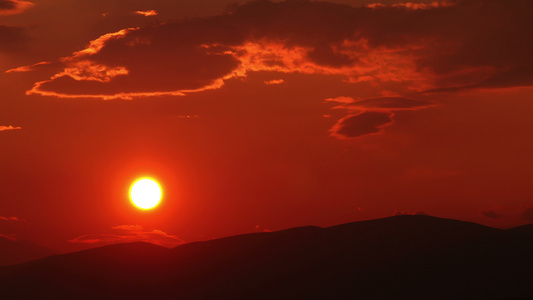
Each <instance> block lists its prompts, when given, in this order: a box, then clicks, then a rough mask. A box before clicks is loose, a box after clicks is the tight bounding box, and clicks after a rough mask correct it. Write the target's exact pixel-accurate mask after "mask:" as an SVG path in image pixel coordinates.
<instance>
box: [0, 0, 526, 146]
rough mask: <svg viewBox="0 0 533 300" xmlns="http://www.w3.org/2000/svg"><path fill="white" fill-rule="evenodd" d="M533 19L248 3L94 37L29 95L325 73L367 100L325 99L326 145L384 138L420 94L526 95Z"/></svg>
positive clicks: (156, 90)
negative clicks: (505, 91) (510, 91)
mask: <svg viewBox="0 0 533 300" xmlns="http://www.w3.org/2000/svg"><path fill="white" fill-rule="evenodd" d="M389 2H390V1H389ZM532 11H533V1H530V0H515V1H507V0H493V1H485V0H450V1H433V2H430V3H420V2H416V3H415V2H405V3H396V4H391V5H384V4H376V3H374V4H373V5H370V6H360V7H355V6H350V5H344V4H338V3H328V2H321V1H305V0H301V1H296V0H288V1H276V2H273V1H252V2H249V3H246V4H243V5H234V6H232V7H231V8H230V9H229V10H228V11H227V12H226V13H224V14H221V15H216V16H211V17H203V18H190V19H185V20H182V21H169V22H167V23H161V24H155V25H150V26H146V27H139V28H127V29H123V30H120V31H117V32H111V33H108V34H105V35H102V36H101V37H99V38H97V39H95V40H93V41H91V42H90V43H89V45H88V46H87V47H86V48H85V49H82V50H80V51H77V52H75V53H73V54H72V55H71V56H68V57H64V58H61V59H59V63H61V65H62V67H63V68H62V71H60V72H58V73H56V74H55V75H53V76H51V77H50V78H45V79H43V80H41V81H38V82H36V83H35V84H34V86H33V88H32V89H31V90H29V91H28V92H27V94H37V95H43V96H54V97H60V98H94V99H103V100H112V99H134V98H139V97H156V96H185V95H187V94H190V93H197V92H203V91H206V90H213V89H219V88H222V87H223V86H224V85H225V82H226V81H228V80H230V79H235V78H245V77H247V76H248V75H249V74H250V73H253V72H271V73H273V74H276V75H275V76H278V75H280V73H281V74H283V73H299V74H306V75H322V76H332V78H336V80H339V81H341V82H343V83H345V84H347V85H352V86H353V88H354V90H357V91H360V90H365V91H372V92H367V93H365V94H364V95H365V96H364V98H363V99H361V98H360V96H357V97H344V98H340V97H337V98H329V100H327V101H332V102H339V103H340V104H341V105H339V106H337V107H335V108H342V109H345V110H346V111H347V112H346V113H347V116H346V117H344V118H342V119H340V120H338V122H337V124H336V125H335V127H334V128H333V129H332V132H333V136H336V137H341V138H357V137H360V136H363V135H366V134H375V133H380V132H382V130H381V129H382V128H383V127H385V126H387V125H389V124H392V121H393V120H392V117H393V116H394V113H395V112H397V111H404V110H420V109H426V108H429V107H434V106H437V104H436V103H432V102H427V101H423V100H420V99H417V98H421V97H422V96H424V94H423V93H424V92H432V93H442V92H455V91H460V90H463V89H487V88H509V87H516V86H533V75H532V74H533V56H532V55H531V53H533V43H530V42H529V39H528V38H527V37H529V36H532V35H533V16H532V15H531V12H532ZM137 13H138V14H141V15H149V14H152V13H151V11H150V10H139V11H137ZM1 45H2V44H1V42H0V46H1ZM14 70H16V69H14ZM22 70H25V69H22ZM13 72H15V71H13ZM154 74H157V76H154ZM265 83H266V84H277V83H281V81H267V82H265ZM331 93H332V96H333V97H335V96H337V95H335V94H334V93H335V91H331ZM384 95H387V96H386V97H384ZM331 99H337V100H331ZM350 99H351V100H350ZM357 127H358V128H357Z"/></svg>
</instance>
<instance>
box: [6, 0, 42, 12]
mask: <svg viewBox="0 0 533 300" xmlns="http://www.w3.org/2000/svg"><path fill="white" fill-rule="evenodd" d="M33 5H34V3H32V2H29V1H24V0H0V16H2V15H14V14H19V13H21V12H23V11H25V10H26V9H28V8H30V7H32V6H33Z"/></svg>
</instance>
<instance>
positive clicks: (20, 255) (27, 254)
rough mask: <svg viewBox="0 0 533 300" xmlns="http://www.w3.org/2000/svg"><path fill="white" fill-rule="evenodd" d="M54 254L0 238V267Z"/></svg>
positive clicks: (44, 249)
mask: <svg viewBox="0 0 533 300" xmlns="http://www.w3.org/2000/svg"><path fill="white" fill-rule="evenodd" d="M52 254H54V253H53V251H52V250H50V249H47V248H44V247H41V246H39V245H36V244H33V243H31V242H28V241H25V240H20V241H18V240H17V241H13V240H10V239H7V238H5V237H2V236H0V266H5V265H14V264H20V263H23V262H27V261H30V260H35V259H39V258H42V257H46V256H49V255H52Z"/></svg>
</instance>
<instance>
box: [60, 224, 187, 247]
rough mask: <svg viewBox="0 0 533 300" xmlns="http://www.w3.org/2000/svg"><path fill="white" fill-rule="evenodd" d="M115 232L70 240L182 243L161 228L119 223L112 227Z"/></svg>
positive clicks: (106, 242) (174, 244) (83, 241)
mask: <svg viewBox="0 0 533 300" xmlns="http://www.w3.org/2000/svg"><path fill="white" fill-rule="evenodd" d="M112 229H113V230H115V231H116V232H117V233H116V234H87V235H82V236H80V237H77V238H75V239H72V240H70V241H69V242H71V243H78V244H98V243H101V244H113V243H131V242H148V243H152V244H156V245H159V246H163V247H169V248H171V247H175V246H178V245H181V244H183V243H184V241H183V240H182V239H180V238H179V237H178V236H176V235H171V234H168V233H166V232H164V231H161V230H157V229H154V230H145V229H144V228H143V227H142V226H140V225H120V226H114V227H112Z"/></svg>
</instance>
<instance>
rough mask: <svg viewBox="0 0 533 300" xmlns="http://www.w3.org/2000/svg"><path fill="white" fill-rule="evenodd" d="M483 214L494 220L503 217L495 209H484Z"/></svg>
mask: <svg viewBox="0 0 533 300" xmlns="http://www.w3.org/2000/svg"><path fill="white" fill-rule="evenodd" d="M481 214H482V215H483V216H485V217H487V218H489V219H493V220H496V219H499V218H500V217H501V215H500V214H498V213H496V212H495V211H493V210H491V209H489V210H485V211H482V212H481Z"/></svg>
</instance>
